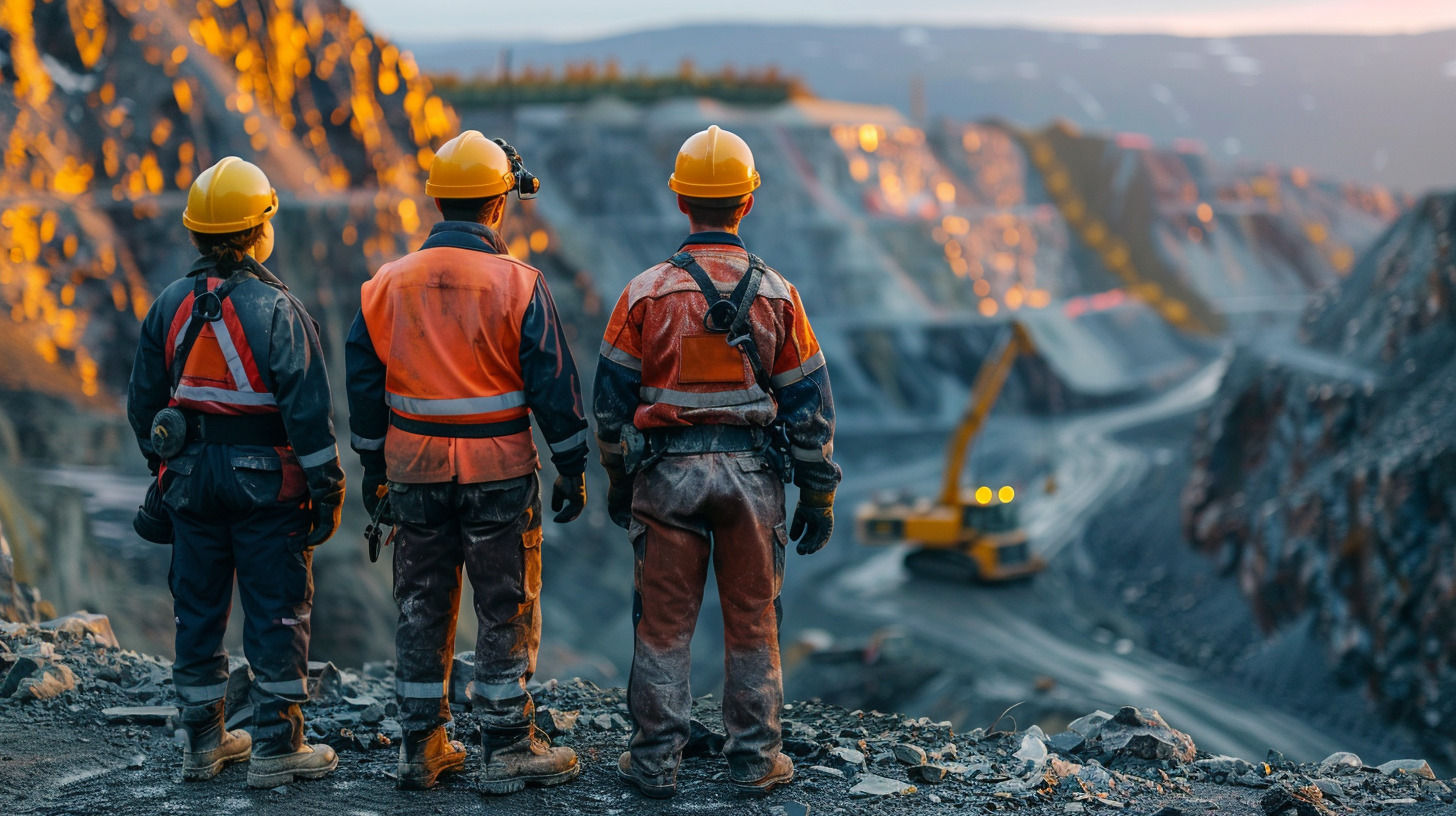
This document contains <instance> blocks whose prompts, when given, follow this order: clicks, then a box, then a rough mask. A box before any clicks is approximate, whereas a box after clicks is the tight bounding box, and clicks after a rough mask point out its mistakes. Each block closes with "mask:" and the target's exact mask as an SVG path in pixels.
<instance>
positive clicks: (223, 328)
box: [189, 318, 253, 393]
mask: <svg viewBox="0 0 1456 816" xmlns="http://www.w3.org/2000/svg"><path fill="white" fill-rule="evenodd" d="M189 319H190V318H189ZM212 333H213V334H214V335H215V336H216V337H217V347H218V348H220V349H222V357H223V359H224V360H227V367H228V373H230V374H232V375H233V385H236V386H237V387H238V390H239V391H246V392H249V393H251V392H252V390H253V383H252V382H250V381H249V380H248V370H247V369H245V368H243V358H241V357H239V356H238V347H237V346H236V345H235V344H234V343H233V335H232V332H230V331H228V327H227V322H226V321H223V320H218V321H215V322H214V323H213V324H212ZM247 339H248V338H246V337H244V338H243V340H244V341H246V340H247Z"/></svg>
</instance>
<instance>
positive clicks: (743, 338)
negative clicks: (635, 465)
mask: <svg viewBox="0 0 1456 816" xmlns="http://www.w3.org/2000/svg"><path fill="white" fill-rule="evenodd" d="M667 262H668V263H670V264H672V265H673V266H675V267H677V268H678V269H681V270H683V271H684V272H687V273H688V274H689V275H691V276H692V278H693V280H694V281H695V282H696V283H697V284H698V288H699V289H701V290H702V292H703V297H704V298H707V300H708V312H707V314H705V315H704V316H703V328H705V329H707V330H708V331H710V332H713V333H715V334H722V335H723V336H724V337H723V339H724V341H725V342H727V343H728V345H730V346H732V347H734V348H736V349H738V350H739V351H740V352H742V353H743V356H744V357H746V358H748V365H749V367H750V368H752V369H753V377H754V379H755V380H756V381H757V382H758V387H759V388H761V389H763V392H764V393H765V394H772V393H773V382H772V379H771V378H770V377H769V373H768V371H767V370H766V369H765V368H764V367H763V357H762V356H761V355H760V354H759V352H758V343H757V342H755V341H754V339H753V324H752V323H751V322H750V313H751V312H752V310H753V301H754V299H755V298H757V297H758V288H759V286H760V284H762V283H763V274H764V271H765V270H766V268H767V267H765V266H764V263H763V261H762V260H761V259H760V258H759V257H758V256H757V255H754V254H753V253H752V252H750V253H748V271H747V272H745V273H743V277H742V278H741V279H739V281H738V285H737V286H735V287H733V294H731V295H729V296H728V297H727V298H725V297H723V296H722V295H721V294H719V293H718V286H717V285H716V284H715V283H713V279H712V278H711V277H709V276H708V273H707V271H706V270H704V269H703V267H702V266H701V265H700V264H699V263H698V262H697V260H695V259H694V258H693V256H692V253H690V252H688V251H686V250H684V251H682V252H679V253H677V254H676V255H674V256H672V257H671V258H668V259H667ZM633 430H636V429H635V428H633ZM639 435H640V434H639ZM764 436H765V437H766V439H767V441H766V443H765V445H764V447H763V450H762V454H763V458H764V460H765V461H767V462H768V463H769V466H770V467H772V468H773V469H774V470H776V471H778V474H779V478H781V479H783V482H784V484H790V483H792V482H793V481H794V457H793V455H792V452H791V450H790V448H789V435H788V431H787V430H786V429H785V428H784V424H783V422H782V421H780V420H778V419H775V420H774V421H773V423H772V424H770V425H769V426H768V427H767V428H765V429H764ZM622 439H623V442H624V443H625V441H626V434H625V432H624V433H623V435H622ZM623 448H624V451H625V444H624V445H623ZM628 472H629V473H630V472H632V471H631V470H630V468H629V469H628Z"/></svg>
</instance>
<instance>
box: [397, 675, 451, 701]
mask: <svg viewBox="0 0 1456 816" xmlns="http://www.w3.org/2000/svg"><path fill="white" fill-rule="evenodd" d="M394 690H395V692H396V693H397V694H399V696H401V697H408V698H410V699H414V700H438V699H439V698H441V697H444V696H445V681H444V680H434V681H431V682H428V683H416V682H411V681H408V680H395V681H394Z"/></svg>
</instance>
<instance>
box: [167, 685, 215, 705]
mask: <svg viewBox="0 0 1456 816" xmlns="http://www.w3.org/2000/svg"><path fill="white" fill-rule="evenodd" d="M172 685H173V686H174V687H175V688H176V689H177V698H178V699H180V700H181V701H182V702H183V703H185V704H187V705H205V704H207V703H214V702H217V701H218V700H221V699H222V698H224V697H226V696H227V687H228V684H227V681H223V682H221V683H214V684H212V685H210V686H188V685H182V684H179V683H177V682H176V681H175V680H174V681H173V683H172Z"/></svg>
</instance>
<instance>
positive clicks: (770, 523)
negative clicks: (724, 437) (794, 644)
mask: <svg viewBox="0 0 1456 816" xmlns="http://www.w3.org/2000/svg"><path fill="white" fill-rule="evenodd" d="M632 517H633V520H632V525H631V536H632V545H633V549H634V552H635V555H636V575H635V585H636V603H635V606H634V610H633V613H634V614H633V618H634V621H635V624H636V627H635V629H636V642H635V650H634V652H633V655H632V677H631V680H630V681H629V684H628V705H629V706H630V708H631V713H632V717H633V719H634V720H635V721H636V724H637V731H636V733H635V734H634V735H633V737H632V743H631V749H632V764H633V765H634V766H635V767H637V768H639V769H641V771H642V772H643V773H645V774H647V775H648V776H649V777H654V778H657V779H660V780H662V781H664V782H666V781H670V780H671V779H672V778H673V776H674V775H675V774H676V771H677V765H678V761H679V760H680V758H681V757H682V751H683V747H684V746H685V745H687V742H688V733H689V723H690V717H691V712H692V700H693V698H692V690H691V688H690V687H689V681H690V669H691V663H692V655H691V650H690V644H691V642H692V638H693V628H694V626H695V625H696V623H697V620H698V611H699V609H700V608H701V607H702V603H703V587H704V584H705V583H706V581H707V574H708V564H709V563H710V562H711V563H712V565H713V573H714V575H716V577H717V580H718V596H719V599H720V601H721V603H722V608H723V644H724V651H725V654H724V656H723V669H724V681H723V726H724V728H725V729H727V732H728V741H727V744H726V745H725V746H724V751H723V752H724V754H725V755H726V756H727V758H728V768H729V772H730V774H731V775H732V777H733V778H735V779H740V780H748V779H757V778H759V777H761V776H763V774H765V773H767V772H768V770H769V769H770V768H771V767H772V763H773V759H774V756H775V755H776V754H778V752H779V750H780V747H781V745H782V740H781V737H780V724H779V713H780V710H781V709H782V707H783V697H784V692H783V674H782V671H781V669H780V667H779V640H778V624H779V620H778V607H777V600H778V596H779V590H780V588H781V587H782V586H783V574H784V544H785V541H786V536H785V533H784V485H783V482H782V481H781V480H780V479H779V476H778V474H777V473H776V472H774V471H773V470H771V469H770V468H769V467H768V465H767V463H765V462H764V460H763V458H762V457H761V456H759V455H758V454H756V453H751V452H743V453H707V454H695V455H688V456H666V457H663V458H662V459H661V460H659V461H658V462H657V463H656V464H655V465H653V466H652V467H650V468H649V469H647V470H645V471H643V472H642V473H639V474H637V477H636V480H635V483H634V488H633V495H632Z"/></svg>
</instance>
